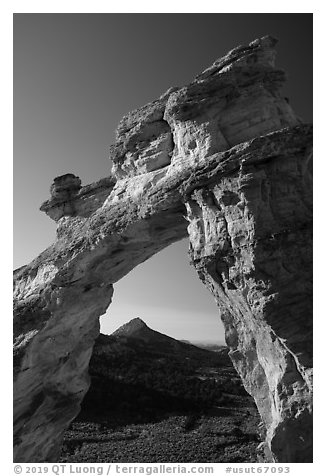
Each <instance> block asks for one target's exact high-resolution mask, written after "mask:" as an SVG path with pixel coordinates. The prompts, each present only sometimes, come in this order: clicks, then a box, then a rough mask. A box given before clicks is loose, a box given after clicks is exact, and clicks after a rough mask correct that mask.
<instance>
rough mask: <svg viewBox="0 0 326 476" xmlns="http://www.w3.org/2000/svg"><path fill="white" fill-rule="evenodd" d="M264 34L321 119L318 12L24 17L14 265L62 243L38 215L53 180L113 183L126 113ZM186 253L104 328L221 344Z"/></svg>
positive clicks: (17, 20) (124, 293) (129, 282)
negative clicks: (133, 326) (112, 156)
mask: <svg viewBox="0 0 326 476" xmlns="http://www.w3.org/2000/svg"><path fill="white" fill-rule="evenodd" d="M266 34H271V35H273V36H275V37H277V38H278V39H279V41H280V42H279V45H278V57H277V64H278V65H279V66H280V67H281V68H284V69H285V70H286V71H287V72H288V75H289V81H288V83H287V85H286V86H285V87H284V95H285V96H288V97H289V98H290V103H291V104H292V106H293V108H294V109H295V111H296V112H297V113H298V114H299V115H300V116H301V117H302V119H303V120H304V121H307V122H310V121H312V60H313V56H312V14H220V13H210V14H186V13H185V14H109V13H108V14H105V13H102V14H15V15H14V267H15V268H17V267H19V266H22V265H23V264H26V263H28V262H29V261H31V260H32V259H33V258H34V257H35V256H36V255H38V254H39V253H40V252H41V251H42V250H43V249H44V248H46V247H47V246H49V244H50V243H51V242H53V240H54V236H55V223H54V222H53V221H52V220H50V219H49V218H48V217H47V216H46V215H45V214H44V213H41V212H40V211H39V206H40V205H41V203H42V202H43V201H44V200H46V199H47V198H48V197H49V187H50V185H51V183H52V181H53V178H54V177H56V176H58V175H62V174H65V173H68V172H72V173H74V174H76V175H78V176H79V177H80V178H81V179H82V182H83V184H87V183H90V182H93V181H95V180H98V179H99V178H101V177H104V176H107V175H108V174H109V173H110V168H111V164H110V160H109V152H108V150H109V145H110V144H112V143H113V142H114V131H115V129H116V126H117V124H118V122H119V120H120V119H121V117H122V116H123V115H124V114H126V113H127V112H128V111H130V110H132V109H134V108H137V107H139V106H142V105H143V104H146V103H147V102H150V101H152V100H154V99H155V98H157V97H158V96H160V95H161V94H162V93H163V92H164V91H166V90H167V89H168V88H169V87H171V86H182V85H184V84H187V83H188V82H190V81H191V80H192V79H193V78H194V76H196V75H197V74H198V73H199V72H201V71H202V70H203V69H205V68H206V67H208V66H209V65H210V64H211V63H212V62H213V61H214V60H215V59H216V58H218V57H219V56H221V55H224V54H225V53H226V52H227V51H229V50H230V49H232V48H234V47H235V46H237V45H239V44H247V43H248V42H250V41H252V40H253V39H255V38H257V37H259V36H264V35H266ZM187 247H188V245H187V241H186V240H183V241H182V242H179V243H176V244H174V245H172V246H170V247H169V248H167V249H166V250H164V251H162V252H161V253H159V254H158V255H156V256H154V257H153V258H151V259H150V260H148V261H147V262H146V263H143V264H142V265H140V266H138V267H137V268H136V269H134V270H133V271H132V272H131V273H130V274H129V275H128V276H126V277H125V278H124V279H122V280H121V281H120V282H119V283H117V284H116V285H115V293H114V298H113V303H112V305H111V306H110V308H109V310H108V312H107V314H106V316H104V317H103V318H102V319H101V321H102V331H103V332H107V333H110V332H112V331H113V330H114V329H115V328H116V327H118V326H119V325H121V324H123V323H124V322H126V321H128V320H130V319H132V318H133V317H141V318H142V319H144V320H145V321H146V322H147V324H148V325H149V326H151V327H153V328H154V329H156V330H159V331H160V332H164V333H166V334H169V335H171V336H173V337H176V338H185V339H190V340H210V341H212V340H214V341H223V339H224V337H223V334H224V333H223V330H222V325H221V323H220V321H219V314H218V310H217V307H216V305H215V302H214V300H213V298H212V296H211V295H210V293H209V292H208V291H207V290H206V289H205V288H204V286H203V285H202V284H201V282H200V281H199V280H198V279H197V277H196V274H195V272H194V270H193V269H192V268H191V267H190V266H189V260H188V256H187Z"/></svg>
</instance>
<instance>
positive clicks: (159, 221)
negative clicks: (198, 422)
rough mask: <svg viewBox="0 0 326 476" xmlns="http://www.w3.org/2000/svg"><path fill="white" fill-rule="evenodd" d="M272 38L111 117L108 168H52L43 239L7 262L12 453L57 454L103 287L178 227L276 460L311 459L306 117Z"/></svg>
mask: <svg viewBox="0 0 326 476" xmlns="http://www.w3.org/2000/svg"><path fill="white" fill-rule="evenodd" d="M275 44H276V41H275V40H274V39H272V38H270V37H265V38H262V39H259V40H255V41H254V42H252V43H251V44H250V45H248V46H247V47H241V48H236V49H235V50H232V51H231V52H230V53H229V54H228V55H226V57H224V58H222V59H220V60H218V61H216V62H215V63H214V64H213V65H212V66H211V67H210V68H208V69H207V70H206V71H204V72H203V73H202V74H201V75H199V76H198V77H197V78H196V79H195V80H194V81H193V82H192V83H191V84H190V85H188V86H186V87H184V88H181V89H176V88H173V89H170V90H168V91H167V93H165V94H164V95H162V96H161V97H160V98H159V99H158V100H157V101H154V102H153V103H150V104H148V105H146V106H144V107H143V108H141V109H139V110H137V111H134V112H132V113H130V114H129V115H128V116H126V117H125V118H123V120H122V121H121V123H120V125H119V127H118V130H117V142H116V144H115V145H114V146H113V147H112V149H111V155H112V160H113V163H114V166H113V174H114V176H113V177H110V178H107V179H103V180H101V181H100V182H98V183H96V184H92V185H88V186H85V187H82V186H81V183H80V180H79V179H78V177H75V176H74V175H73V174H68V175H65V176H62V177H58V178H56V179H55V181H54V184H53V185H52V187H51V198H50V200H48V201H47V202H45V203H44V204H43V205H42V207H41V209H42V210H43V211H45V212H46V213H47V214H48V215H49V216H50V217H51V218H53V219H54V220H56V221H57V223H58V228H57V239H56V241H55V243H54V244H53V245H52V246H50V247H49V248H48V249H47V250H45V251H44V252H43V253H41V255H39V256H38V257H37V258H36V259H35V260H34V261H32V262H31V263H30V264H29V265H27V266H24V267H22V268H20V269H18V270H16V271H15V273H14V278H15V279H14V281H15V291H14V297H15V306H14V308H15V316H14V331H15V345H14V351H15V384H14V385H15V387H14V397H15V403H14V408H15V412H14V414H15V422H14V434H15V461H17V462H44V461H56V459H57V458H58V453H59V450H60V442H61V439H62V434H63V431H64V429H65V428H66V427H67V426H68V424H69V423H70V421H71V420H72V419H73V418H74V417H75V416H76V415H77V413H78V411H79V408H80V402H81V401H82V399H83V396H84V395H85V393H86V391H87V389H88V385H89V378H88V374H87V368H88V362H89V359H90V356H91V353H92V347H93V343H94V339H95V338H96V336H97V335H98V332H99V316H100V315H102V314H103V313H104V312H105V311H106V309H107V307H108V305H109V303H110V301H111V297H112V293H113V284H114V283H115V282H117V281H118V280H119V279H121V278H122V277H123V276H124V275H126V274H127V273H128V272H129V271H130V270H131V269H133V268H134V267H135V266H137V265H138V264H140V263H141V262H143V261H144V260H146V259H148V258H149V257H150V256H152V255H153V254H155V253H156V252H158V251H159V250H161V249H163V248H164V247H166V246H168V245H169V244H171V243H173V242H175V241H177V240H179V239H181V238H184V237H185V236H189V241H190V256H191V260H192V263H193V265H194V266H195V268H196V270H197V273H198V276H199V278H200V279H201V280H202V281H203V282H204V284H205V285H206V286H207V287H208V289H209V290H210V291H211V292H212V293H213V295H214V297H215V299H216V302H217V305H218V306H219V307H220V309H221V313H222V318H223V322H224V325H225V329H226V340H227V344H228V346H229V348H230V356H231V358H232V360H233V362H234V365H235V367H236V369H237V370H238V372H239V374H240V375H241V377H242V380H243V382H244V385H245V387H246V389H247V391H248V392H249V393H250V394H251V395H252V396H253V397H254V399H255V401H256V404H257V407H258V409H259V412H260V414H261V416H262V418H263V420H264V422H265V425H266V430H267V433H266V452H267V453H268V457H269V458H270V459H271V460H273V461H278V462H300V461H311V443H312V441H311V440H312V438H311V373H312V359H311V312H312V311H311V293H312V289H311V263H312V260H311V243H312V242H311V222H312V199H311V196H312V193H311V187H312V179H311V143H312V129H311V126H309V125H302V124H300V121H299V120H298V119H297V117H296V116H295V114H294V113H293V111H292V110H291V108H290V106H289V104H288V102H287V101H286V100H285V99H284V98H283V97H282V96H281V94H280V93H279V87H280V82H281V81H282V80H283V73H282V72H281V71H279V70H276V69H275V67H274V56H275V54H274V46H275Z"/></svg>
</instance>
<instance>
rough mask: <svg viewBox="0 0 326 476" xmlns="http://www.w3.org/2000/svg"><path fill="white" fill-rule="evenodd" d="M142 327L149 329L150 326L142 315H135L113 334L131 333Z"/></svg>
mask: <svg viewBox="0 0 326 476" xmlns="http://www.w3.org/2000/svg"><path fill="white" fill-rule="evenodd" d="M142 329H148V326H147V325H146V323H145V322H144V321H143V320H142V319H140V317H135V318H134V319H131V321H129V322H127V323H126V324H123V325H122V326H121V327H119V329H117V330H116V331H114V332H113V335H131V334H133V333H134V332H137V331H139V330H142Z"/></svg>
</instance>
